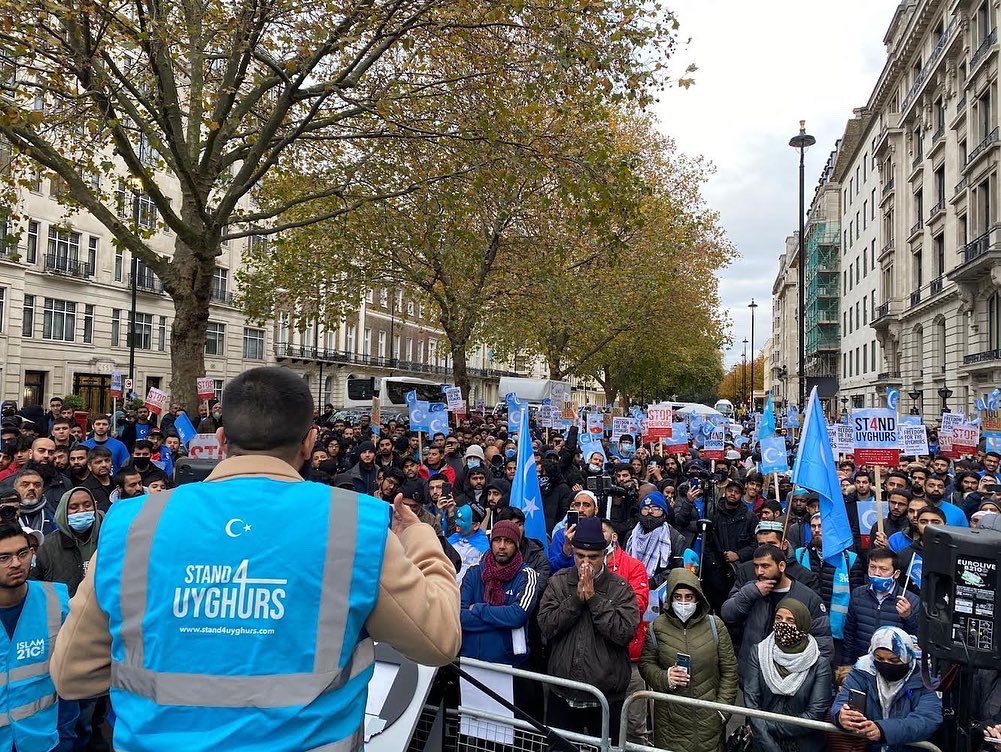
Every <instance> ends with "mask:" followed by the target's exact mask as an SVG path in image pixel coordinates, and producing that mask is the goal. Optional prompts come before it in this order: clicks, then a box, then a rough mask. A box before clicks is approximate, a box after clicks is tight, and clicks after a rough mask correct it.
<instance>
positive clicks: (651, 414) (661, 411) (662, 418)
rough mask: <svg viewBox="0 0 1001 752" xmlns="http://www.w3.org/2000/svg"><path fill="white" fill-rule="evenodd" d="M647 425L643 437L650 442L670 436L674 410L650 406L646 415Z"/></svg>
mask: <svg viewBox="0 0 1001 752" xmlns="http://www.w3.org/2000/svg"><path fill="white" fill-rule="evenodd" d="M646 419H647V425H646V431H644V437H646V436H649V437H650V439H651V440H653V439H662V438H664V437H665V436H670V435H671V431H672V428H671V424H672V422H673V421H674V410H672V409H671V408H669V407H654V406H650V408H649V409H647V413H646Z"/></svg>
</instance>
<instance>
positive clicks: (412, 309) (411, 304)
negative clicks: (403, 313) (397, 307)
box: [407, 300, 414, 316]
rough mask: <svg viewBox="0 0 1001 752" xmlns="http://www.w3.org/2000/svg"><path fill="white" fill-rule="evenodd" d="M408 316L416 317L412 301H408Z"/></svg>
mask: <svg viewBox="0 0 1001 752" xmlns="http://www.w3.org/2000/svg"><path fill="white" fill-rule="evenodd" d="M407 315H408V316H413V315H414V301H412V300H408V301H407Z"/></svg>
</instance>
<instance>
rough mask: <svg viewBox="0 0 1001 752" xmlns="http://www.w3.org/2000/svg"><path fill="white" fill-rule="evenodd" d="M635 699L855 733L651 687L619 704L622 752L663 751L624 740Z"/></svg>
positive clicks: (932, 751) (926, 745) (932, 749)
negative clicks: (665, 691) (630, 707)
mask: <svg viewBox="0 0 1001 752" xmlns="http://www.w3.org/2000/svg"><path fill="white" fill-rule="evenodd" d="M636 700H656V701H658V702H668V703H672V702H673V703H674V704H676V705H686V706H688V707H691V708H701V709H702V710H718V711H720V712H721V713H729V714H730V715H743V716H748V717H751V718H761V719H762V720H765V721H772V722H774V723H785V724H788V725H790V726H802V727H804V728H809V729H813V730H814V731H827V732H831V731H833V732H835V733H838V734H844V735H845V736H856V734H852V733H849V732H847V731H844V730H842V729H840V728H838V727H837V726H835V725H834V724H833V723H828V722H827V721H814V720H812V719H810V718H799V717H797V716H791V715H782V714H781V713H770V712H768V711H767V710H757V709H753V708H745V707H742V706H740V705H727V704H725V703H722V702H711V701H710V700H700V699H698V698H695V697H680V696H678V695H668V694H664V693H662V692H654V691H652V690H648V689H645V690H641V691H639V692H633V693H632V694H631V695H629V696H628V697H627V698H626V700H625V702H623V703H622V723H621V725H620V726H619V740H620V742H621V746H620V747H619V749H620V750H622V752H663V750H661V749H660V748H659V747H648V746H646V745H644V744H634V743H632V742H627V741H626V729H627V728H628V726H629V706H630V705H631V704H632V703H633V702H634V701H636ZM906 746H908V747H916V748H917V749H925V750H928V752H942V750H940V749H939V748H938V747H937V746H935V745H934V744H932V743H931V742H910V743H908V744H907V745H906Z"/></svg>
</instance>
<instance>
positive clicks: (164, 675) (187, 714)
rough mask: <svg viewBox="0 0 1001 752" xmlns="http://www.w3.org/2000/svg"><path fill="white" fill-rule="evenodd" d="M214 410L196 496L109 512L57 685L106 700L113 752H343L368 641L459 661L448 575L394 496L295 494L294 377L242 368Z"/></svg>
mask: <svg viewBox="0 0 1001 752" xmlns="http://www.w3.org/2000/svg"><path fill="white" fill-rule="evenodd" d="M223 402H224V404H225V405H226V425H225V426H224V427H222V428H220V429H219V430H218V431H217V436H218V437H219V439H220V442H221V444H222V446H223V448H224V449H225V451H226V453H227V455H228V459H225V460H223V461H222V462H220V463H219V465H218V466H217V467H216V468H215V470H213V471H212V473H211V474H210V475H209V477H208V478H207V479H206V481H205V482H203V483H195V484H189V485H184V486H181V487H179V488H177V489H174V490H172V491H166V492H163V493H159V494H154V495H150V496H141V497H138V498H135V499H125V500H122V501H119V502H118V503H116V504H115V505H114V506H113V507H112V510H111V512H110V513H109V514H108V516H107V517H106V519H105V521H104V524H103V526H102V528H101V540H100V543H99V545H98V550H97V553H96V554H95V556H94V558H93V559H92V560H91V565H90V569H89V571H88V573H87V577H86V578H85V579H84V581H83V583H82V584H81V585H80V588H79V590H78V591H77V594H76V596H75V597H74V598H73V601H72V603H71V609H70V616H69V619H68V620H67V622H66V625H65V627H64V628H63V631H62V632H61V633H60V636H59V640H58V642H57V646H56V653H55V655H54V657H53V673H52V675H53V678H54V680H55V682H56V686H57V687H58V689H59V691H60V693H61V694H62V695H63V696H65V697H70V698H80V697H90V696H95V695H99V694H101V693H102V692H106V691H107V690H108V688H109V687H110V689H111V702H112V707H113V709H114V712H115V715H116V723H115V740H114V741H115V747H116V748H117V749H127V750H130V752H146V751H150V750H175V749H176V750H185V751H186V752H198V751H199V750H218V749H229V750H297V751H298V750H321V749H322V750H329V751H331V752H341V751H344V752H353V751H354V750H358V749H360V748H361V747H362V742H363V739H364V736H363V725H364V713H365V701H366V695H367V685H368V681H369V679H370V677H371V676H372V673H373V647H372V641H373V640H384V641H386V642H388V643H390V644H391V645H393V646H394V647H395V648H396V649H397V650H399V651H400V652H401V653H403V654H404V655H406V656H407V657H409V658H411V659H413V660H416V661H418V662H420V663H424V664H427V665H444V664H446V663H448V662H449V661H451V660H452V659H453V658H454V657H455V656H456V654H457V653H458V652H459V647H460V644H461V629H460V626H459V591H458V587H457V585H456V583H455V570H454V569H453V568H452V565H451V564H450V563H449V561H448V559H447V558H446V557H445V554H444V553H443V552H442V549H441V546H440V545H439V544H438V540H437V538H436V537H435V534H434V531H433V529H432V528H431V527H430V526H429V525H425V524H423V523H421V522H419V521H418V519H417V517H416V515H415V514H414V513H413V511H411V510H410V508H409V507H407V506H406V505H405V504H404V503H403V500H402V497H399V496H398V497H397V499H396V500H395V502H394V504H393V505H392V507H390V505H387V504H386V503H385V502H383V501H379V500H377V499H374V498H372V497H371V496H365V495H361V494H355V493H353V492H351V491H346V490H343V489H337V488H331V487H329V486H325V485H321V484H317V483H310V482H307V481H303V480H302V478H301V477H300V476H299V473H298V470H299V468H300V467H301V466H302V465H303V464H304V463H305V462H306V461H307V460H308V459H309V456H310V453H311V451H312V448H313V442H314V440H315V438H316V428H315V427H314V426H313V400H312V397H311V395H310V392H309V389H308V387H307V386H306V385H305V383H304V382H303V381H302V379H301V378H299V377H298V376H296V375H295V374H294V373H293V372H291V371H289V370H286V369H281V368H255V369H252V370H249V371H245V372H244V373H242V374H240V375H239V376H237V377H236V378H235V379H233V381H231V382H230V383H229V385H228V386H227V387H226V390H225V393H224V395H223ZM390 525H391V526H392V527H391V528H390Z"/></svg>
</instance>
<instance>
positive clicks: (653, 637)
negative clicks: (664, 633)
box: [646, 622, 657, 650]
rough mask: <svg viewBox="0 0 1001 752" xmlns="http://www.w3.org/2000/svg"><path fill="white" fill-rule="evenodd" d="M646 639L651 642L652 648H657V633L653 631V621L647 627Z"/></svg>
mask: <svg viewBox="0 0 1001 752" xmlns="http://www.w3.org/2000/svg"><path fill="white" fill-rule="evenodd" d="M646 631H647V639H648V640H650V642H651V643H652V644H653V649H654V650H656V649H657V633H656V632H654V631H653V622H650V625H649V626H648V627H647V630H646Z"/></svg>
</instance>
